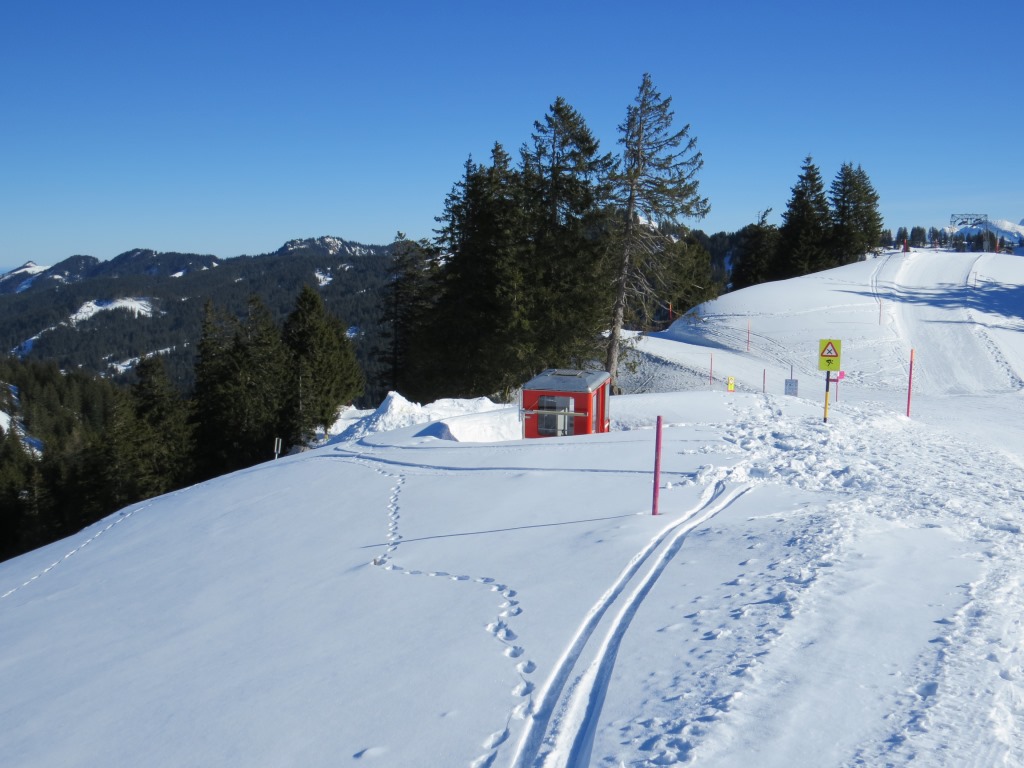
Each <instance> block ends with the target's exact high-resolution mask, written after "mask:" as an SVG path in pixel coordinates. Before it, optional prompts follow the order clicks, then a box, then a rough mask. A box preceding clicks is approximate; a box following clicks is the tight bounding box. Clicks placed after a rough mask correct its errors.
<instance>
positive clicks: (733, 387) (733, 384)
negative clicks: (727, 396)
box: [726, 376, 736, 392]
mask: <svg viewBox="0 0 1024 768" xmlns="http://www.w3.org/2000/svg"><path fill="white" fill-rule="evenodd" d="M726 384H727V385H728V390H729V391H730V392H735V391H736V377H735V376H730V377H729V378H728V379H727V380H726Z"/></svg>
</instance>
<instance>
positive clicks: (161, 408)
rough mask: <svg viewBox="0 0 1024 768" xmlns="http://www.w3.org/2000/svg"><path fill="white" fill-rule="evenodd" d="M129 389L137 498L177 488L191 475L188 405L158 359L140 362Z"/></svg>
mask: <svg viewBox="0 0 1024 768" xmlns="http://www.w3.org/2000/svg"><path fill="white" fill-rule="evenodd" d="M135 373H136V376H137V379H138V381H137V382H136V384H135V385H134V386H133V387H132V402H133V406H134V411H135V417H136V421H137V429H138V430H139V432H140V434H142V435H143V436H144V439H143V441H142V444H141V445H140V457H141V459H142V464H143V466H142V467H141V473H142V476H141V480H140V484H139V492H140V494H141V495H140V498H149V497H151V496H157V495H159V494H161V493H167V492H168V491H170V490H172V489H174V488H178V487H181V486H182V485H183V484H185V483H186V482H187V481H188V478H189V476H190V475H191V473H192V466H191V463H192V452H193V446H192V428H191V425H190V421H189V404H188V403H187V402H186V401H185V400H183V399H182V398H181V396H180V394H179V393H178V391H177V390H176V389H175V387H174V385H173V384H172V383H171V380H170V377H169V376H168V375H167V369H166V367H165V366H164V360H163V358H162V357H160V356H159V355H153V356H150V357H147V358H143V359H142V360H141V361H139V364H138V365H137V366H136V367H135Z"/></svg>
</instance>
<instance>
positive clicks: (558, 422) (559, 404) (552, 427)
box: [537, 395, 573, 437]
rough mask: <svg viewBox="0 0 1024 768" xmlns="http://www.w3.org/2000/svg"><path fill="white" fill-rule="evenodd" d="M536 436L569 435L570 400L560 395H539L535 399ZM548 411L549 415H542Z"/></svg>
mask: <svg viewBox="0 0 1024 768" xmlns="http://www.w3.org/2000/svg"><path fill="white" fill-rule="evenodd" d="M537 410H538V411H540V413H538V414H537V434H539V435H542V436H544V437H560V436H563V435H571V434H572V433H573V431H572V420H573V416H572V398H571V397H563V396H561V395H541V396H540V397H539V398H538V399H537ZM544 411H550V413H544Z"/></svg>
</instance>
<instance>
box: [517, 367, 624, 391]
mask: <svg viewBox="0 0 1024 768" xmlns="http://www.w3.org/2000/svg"><path fill="white" fill-rule="evenodd" d="M610 378H611V376H610V375H609V374H608V372H607V371H575V370H566V369H561V368H549V369H548V370H546V371H543V372H541V373H539V374H537V375H536V376H534V377H533V378H532V379H530V380H529V381H528V382H526V383H525V384H524V385H523V389H524V390H537V389H541V390H547V391H554V392H593V391H594V390H595V389H597V388H598V387H600V386H601V385H602V384H604V383H605V382H606V381H608V379H610Z"/></svg>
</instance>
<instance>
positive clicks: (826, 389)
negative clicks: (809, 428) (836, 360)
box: [825, 371, 832, 424]
mask: <svg viewBox="0 0 1024 768" xmlns="http://www.w3.org/2000/svg"><path fill="white" fill-rule="evenodd" d="M831 381H832V374H831V373H829V372H828V371H825V423H826V424H828V385H829V382H831Z"/></svg>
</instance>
